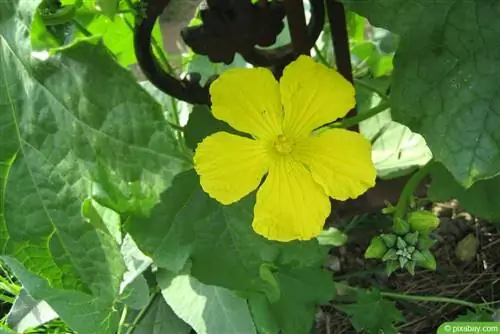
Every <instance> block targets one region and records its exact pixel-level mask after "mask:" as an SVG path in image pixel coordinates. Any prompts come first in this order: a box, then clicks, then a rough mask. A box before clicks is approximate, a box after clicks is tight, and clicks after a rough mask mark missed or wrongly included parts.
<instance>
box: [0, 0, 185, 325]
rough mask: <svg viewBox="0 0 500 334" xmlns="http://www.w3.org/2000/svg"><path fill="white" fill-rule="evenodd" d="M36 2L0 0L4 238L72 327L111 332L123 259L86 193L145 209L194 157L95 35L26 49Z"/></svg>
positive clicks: (36, 292)
mask: <svg viewBox="0 0 500 334" xmlns="http://www.w3.org/2000/svg"><path fill="white" fill-rule="evenodd" d="M36 6H37V3H36V2H33V1H22V2H19V1H16V0H13V1H9V2H2V3H0V50H1V54H2V56H1V57H0V110H1V112H0V138H1V140H0V167H1V168H0V172H1V174H0V194H1V195H0V247H1V250H2V254H4V256H5V259H6V261H7V263H8V264H9V265H11V266H12V267H13V270H14V272H15V274H16V275H17V276H18V277H19V278H20V280H21V282H22V283H23V286H24V287H25V288H26V290H27V291H28V292H29V293H30V295H32V296H33V298H35V299H36V300H45V301H47V303H49V305H50V306H51V307H52V308H53V309H54V310H55V311H56V312H57V313H58V314H59V315H60V316H61V318H62V319H63V320H64V321H66V322H67V323H68V324H69V325H70V326H72V327H73V328H74V329H75V330H78V331H81V332H84V333H92V332H99V333H108V332H113V331H114V329H115V328H116V322H117V321H116V320H117V319H116V316H115V315H116V307H115V303H116V301H117V299H118V297H119V288H120V283H121V281H122V276H123V273H124V271H125V265H124V263H123V260H122V258H121V254H120V251H119V248H118V245H117V243H116V241H115V239H114V237H113V236H112V235H111V234H110V233H109V231H106V230H104V229H102V228H100V227H98V226H97V225H96V224H94V223H93V222H88V217H84V216H83V215H82V203H83V202H84V200H85V199H86V198H88V197H91V196H94V197H95V198H96V199H98V200H99V201H101V203H105V204H106V205H108V206H110V207H112V208H113V209H115V210H116V211H118V212H122V213H124V212H147V211H148V209H149V208H151V207H152V206H153V205H154V204H155V203H156V201H157V200H158V194H159V193H160V192H161V191H163V190H164V189H165V188H166V187H167V186H168V185H169V184H170V182H171V180H172V177H173V176H174V175H175V174H176V173H178V172H179V171H181V170H182V169H184V168H186V166H188V165H189V162H188V161H187V159H186V158H185V157H184V156H183V155H182V154H181V153H180V150H179V148H178V143H177V141H176V140H175V138H174V136H173V134H172V132H171V130H170V128H169V127H168V126H167V125H166V124H165V120H164V118H163V115H162V112H161V108H160V106H159V105H158V104H157V103H156V102H155V101H154V100H153V99H152V98H151V97H150V96H149V95H148V94H147V93H146V92H144V91H143V90H142V88H140V87H139V86H138V85H137V83H136V82H135V81H134V79H133V77H132V76H131V75H130V74H129V73H128V72H126V71H125V70H123V69H122V68H121V67H120V66H119V65H118V64H117V63H115V62H114V61H113V59H112V58H111V56H110V55H109V53H108V52H107V51H106V50H105V49H104V47H103V46H102V45H101V43H100V42H99V41H98V40H97V39H93V40H83V41H81V42H80V43H78V44H75V45H72V46H70V47H68V48H66V49H63V50H60V52H59V53H58V54H57V55H55V56H49V54H47V53H32V52H31V49H30V30H29V27H30V23H31V16H32V14H33V12H34V11H35V8H36ZM94 217H95V216H94ZM102 226H105V225H101V227H102ZM23 266H24V268H23ZM25 269H27V270H25Z"/></svg>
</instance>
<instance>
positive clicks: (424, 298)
mask: <svg viewBox="0 0 500 334" xmlns="http://www.w3.org/2000/svg"><path fill="white" fill-rule="evenodd" d="M380 295H381V296H384V297H387V298H392V299H399V300H411V301H421V302H433V303H446V304H456V305H462V306H467V307H470V308H474V309H476V308H479V307H482V308H484V309H486V310H488V311H490V312H494V310H493V309H492V308H490V307H488V306H486V304H477V303H473V302H468V301H466V300H460V299H455V298H448V297H439V296H419V295H406V294H402V293H395V292H383V291H381V292H380Z"/></svg>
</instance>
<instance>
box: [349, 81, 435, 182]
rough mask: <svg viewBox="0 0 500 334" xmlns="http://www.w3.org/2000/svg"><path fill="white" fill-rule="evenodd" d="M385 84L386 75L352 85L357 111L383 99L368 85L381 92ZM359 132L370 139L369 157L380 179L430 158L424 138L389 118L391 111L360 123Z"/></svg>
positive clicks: (412, 167) (406, 169)
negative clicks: (370, 153)
mask: <svg viewBox="0 0 500 334" xmlns="http://www.w3.org/2000/svg"><path fill="white" fill-rule="evenodd" d="M389 84H390V79H389V78H388V77H380V78H377V79H372V80H368V79H365V80H363V81H362V82H359V83H358V84H357V85H356V91H357V94H356V95H357V97H356V99H357V103H358V110H359V112H360V113H364V112H366V111H368V110H370V108H373V107H375V106H377V105H378V104H380V103H382V102H383V101H382V99H381V98H380V96H379V95H378V94H376V93H375V92H374V91H373V90H370V89H369V88H368V87H372V88H374V89H375V90H377V91H378V92H381V93H384V92H385V91H386V90H387V88H388V87H389ZM359 131H360V132H361V133H362V134H363V135H364V136H365V137H366V138H368V139H369V140H370V141H371V142H372V160H373V163H374V164H375V167H376V168H377V175H378V177H380V178H383V179H389V178H394V177H398V176H401V175H403V174H406V173H409V172H411V171H412V170H413V169H414V167H418V166H423V165H425V164H426V163H427V162H428V161H429V160H430V159H431V158H432V153H431V152H430V150H429V148H428V147H427V144H426V142H425V140H424V138H422V136H420V135H419V134H417V133H414V132H412V131H411V130H410V129H408V128H407V127H406V126H404V125H402V124H400V123H398V122H395V121H393V120H392V115H391V110H386V111H383V112H381V113H379V114H377V115H375V116H373V117H371V118H369V119H367V120H365V121H363V122H361V123H360V124H359Z"/></svg>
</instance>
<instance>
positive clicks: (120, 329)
mask: <svg viewBox="0 0 500 334" xmlns="http://www.w3.org/2000/svg"><path fill="white" fill-rule="evenodd" d="M127 311H128V307H127V305H125V306H124V307H123V311H122V316H121V317H120V323H119V324H118V331H117V334H121V333H122V329H123V326H124V324H125V319H127Z"/></svg>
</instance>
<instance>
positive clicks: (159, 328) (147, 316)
mask: <svg viewBox="0 0 500 334" xmlns="http://www.w3.org/2000/svg"><path fill="white" fill-rule="evenodd" d="M189 333H191V327H189V325H188V324H186V323H185V322H184V321H182V320H181V319H179V317H178V316H177V315H176V314H175V313H174V311H172V308H170V306H168V304H167V302H165V299H163V296H162V295H161V294H158V295H157V296H156V297H154V299H153V301H152V302H151V304H150V305H149V307H148V308H147V310H146V312H145V313H144V316H143V317H142V318H141V320H140V321H139V322H138V323H137V325H136V327H135V329H134V330H133V332H132V334H189Z"/></svg>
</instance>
